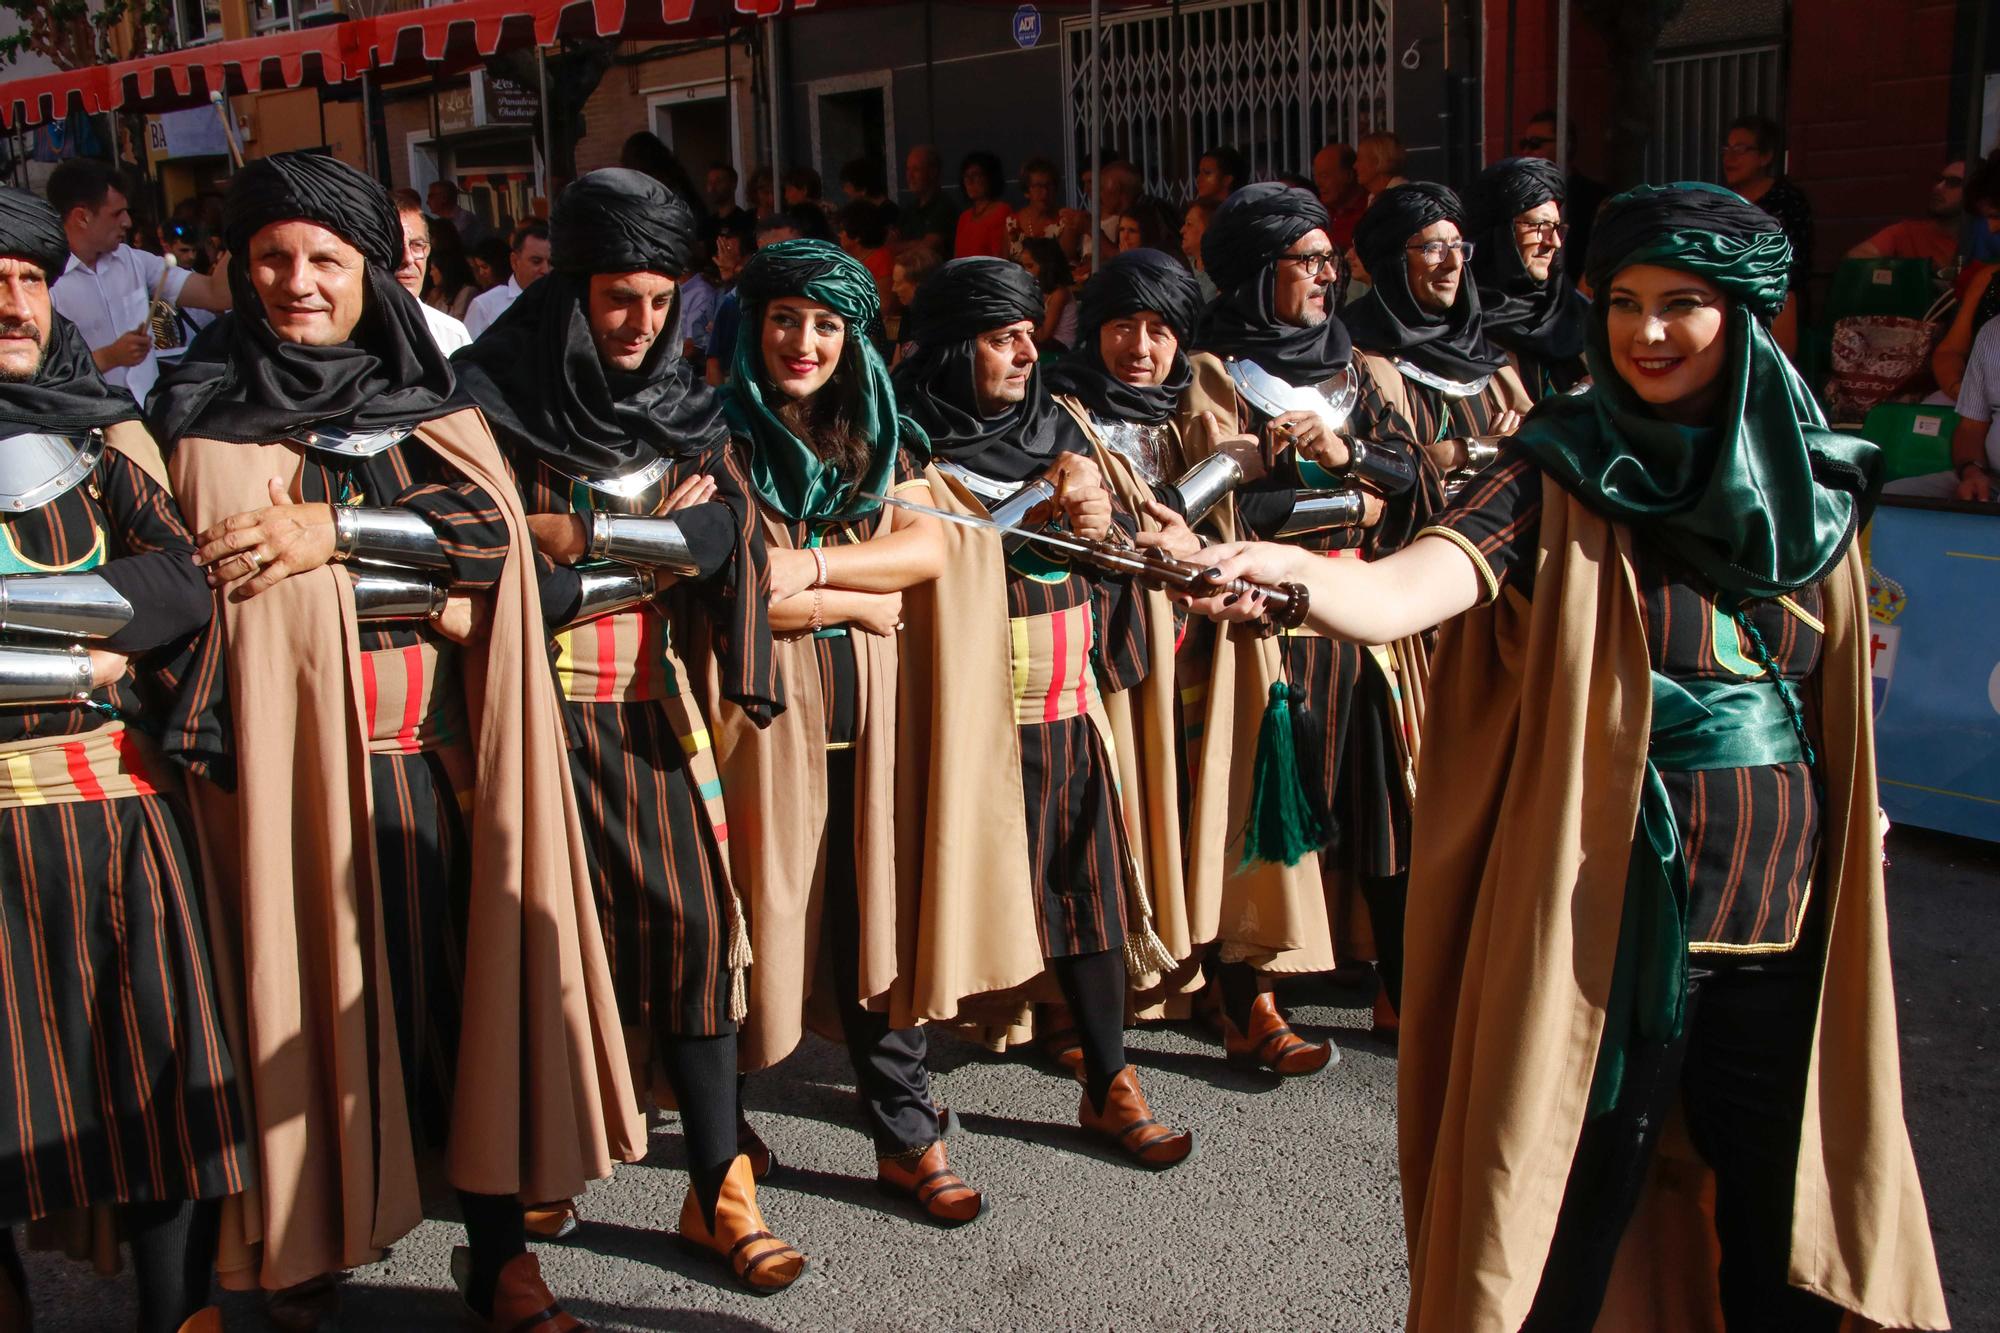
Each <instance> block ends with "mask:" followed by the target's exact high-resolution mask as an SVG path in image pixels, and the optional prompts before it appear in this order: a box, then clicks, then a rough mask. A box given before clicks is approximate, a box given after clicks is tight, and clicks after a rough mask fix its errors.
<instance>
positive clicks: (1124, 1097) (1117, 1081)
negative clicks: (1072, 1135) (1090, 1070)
mask: <svg viewBox="0 0 2000 1333" xmlns="http://www.w3.org/2000/svg"><path fill="white" fill-rule="evenodd" d="M1076 1118H1077V1123H1079V1124H1081V1125H1082V1126H1083V1127H1084V1128H1085V1129H1087V1130H1090V1131H1091V1132H1092V1133H1094V1134H1097V1135H1099V1136H1101V1137H1103V1138H1106V1139H1109V1140H1110V1141H1111V1142H1112V1143H1114V1144H1116V1145H1117V1146H1118V1147H1119V1148H1120V1149H1121V1150H1122V1151H1124V1152H1125V1153H1126V1154H1127V1155H1128V1156H1130V1157H1131V1158H1132V1159H1133V1160H1135V1161H1137V1162H1138V1163H1139V1165H1141V1166H1145V1167H1151V1168H1152V1169H1153V1170H1155V1171H1164V1170H1166V1169H1167V1168H1168V1167H1170V1166H1179V1165H1180V1164H1181V1163H1182V1162H1185V1161H1186V1160H1187V1159H1188V1156H1189V1155H1190V1154H1191V1153H1193V1152H1194V1131H1193V1130H1187V1129H1181V1130H1175V1129H1169V1128H1167V1127H1166V1126H1165V1125H1163V1124H1161V1123H1160V1122H1159V1121H1157V1120H1155V1119H1153V1111H1152V1108H1151V1107H1149V1106H1147V1105H1146V1094H1145V1093H1143V1092H1141V1091H1139V1076H1138V1074H1136V1073H1134V1072H1133V1070H1132V1066H1130V1065H1126V1066H1125V1067H1124V1068H1123V1069H1121V1070H1119V1071H1118V1077H1116V1078H1114V1079H1112V1080H1111V1087H1110V1088H1109V1089H1108V1090H1107V1091H1106V1092H1105V1094H1104V1109H1103V1110H1101V1111H1100V1110H1097V1109H1095V1108H1093V1107H1092V1106H1091V1104H1090V1090H1089V1089H1088V1088H1086V1089H1084V1093H1083V1097H1082V1098H1081V1100H1080V1101H1079V1103H1078V1105H1077V1110H1076Z"/></svg>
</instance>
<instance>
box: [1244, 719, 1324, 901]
mask: <svg viewBox="0 0 2000 1333" xmlns="http://www.w3.org/2000/svg"><path fill="white" fill-rule="evenodd" d="M1298 697H1299V694H1298V691H1297V690H1296V689H1294V688H1293V687H1292V686H1290V685H1288V684H1286V683H1285V682H1284V681H1279V682H1278V683H1277V684H1275V685H1273V686H1271V699H1270V702H1269V703H1267V704H1265V705H1264V720H1263V722H1261V723H1260V724H1259V725H1258V727H1257V766H1256V768H1255V769H1254V770H1253V771H1252V777H1251V785H1250V818H1249V820H1248V822H1247V823H1245V824H1244V826H1243V861H1242V868H1245V869H1247V868H1248V867H1249V866H1251V865H1252V864H1255V863H1257V862H1266V863H1270V864H1277V865H1288V866H1294V865H1297V864H1298V863H1299V861H1300V859H1301V858H1302V857H1304V856H1305V854H1306V853H1307V852H1310V851H1316V850H1317V849H1318V848H1320V847H1321V846H1323V845H1325V843H1326V829H1325V823H1324V821H1323V820H1322V819H1321V817H1320V813H1319V811H1317V810H1315V809H1314V808H1313V804H1312V802H1311V801H1310V800H1309V799H1308V798H1307V796H1306V790H1305V785H1304V784H1303V783H1302V782H1301V781H1300V780H1299V756H1298V751H1297V749H1296V748H1294V743H1293V739H1292V701H1293V700H1294V699H1297V698H1298Z"/></svg>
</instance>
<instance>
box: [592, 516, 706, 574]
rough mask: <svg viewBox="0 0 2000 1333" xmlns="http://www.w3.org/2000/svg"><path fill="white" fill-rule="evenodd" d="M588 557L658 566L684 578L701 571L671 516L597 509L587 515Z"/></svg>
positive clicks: (678, 526)
mask: <svg viewBox="0 0 2000 1333" xmlns="http://www.w3.org/2000/svg"><path fill="white" fill-rule="evenodd" d="M590 558H591V559H592V560H616V561H618V562H619V563H620V564H624V565H638V566H641V567H643V568H646V569H661V570H665V571H666V572H667V573H669V574H678V575H681V576H682V577H684V578H685V577H692V576H694V575H696V574H699V573H701V564H700V562H698V561H697V560H696V559H695V558H694V549H693V548H692V547H690V546H689V545H688V539H687V533H685V532H683V531H682V530H681V525H680V524H679V522H677V521H676V520H674V519H671V518H642V517H640V516H638V515H636V514H607V513H605V512H604V511H603V510H596V511H594V512H592V514H591V516H590Z"/></svg>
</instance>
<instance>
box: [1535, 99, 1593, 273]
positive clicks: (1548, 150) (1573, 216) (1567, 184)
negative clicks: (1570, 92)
mask: <svg viewBox="0 0 2000 1333" xmlns="http://www.w3.org/2000/svg"><path fill="white" fill-rule="evenodd" d="M1582 142H1583V140H1582V139H1581V138H1580V137H1579V136H1578V134H1577V132H1576V121H1575V120H1574V119H1572V120H1571V121H1570V123H1569V153H1568V157H1567V159H1566V161H1565V164H1564V167H1565V169H1564V174H1563V214H1564V216H1565V217H1567V219H1568V220H1569V244H1568V249H1569V252H1570V253H1571V254H1572V255H1575V256H1576V262H1575V263H1574V264H1571V265H1569V266H1568V269H1567V271H1566V272H1565V273H1564V275H1563V278H1564V280H1565V281H1566V282H1568V283H1569V285H1570V286H1572V287H1574V286H1576V285H1577V283H1578V282H1579V281H1581V280H1582V278H1583V257H1584V256H1585V255H1587V254H1589V253H1590V228H1591V224H1592V223H1594V222H1596V221H1597V209H1598V206H1599V205H1600V204H1602V203H1603V202H1604V201H1605V200H1606V199H1608V198H1610V197H1611V192H1610V191H1609V190H1607V189H1605V188H1604V183H1603V182H1602V181H1599V180H1596V179H1594V178H1592V177H1590V176H1586V175H1584V174H1583V173H1582V172H1581V171H1578V170H1577V169H1576V159H1577V150H1578V148H1579V146H1580V145H1581V144H1582ZM1515 146H1516V148H1518V149H1519V150H1520V154H1521V156H1522V157H1539V158H1544V159H1546V160H1547V161H1550V162H1553V161H1555V160H1556V113H1555V111H1554V110H1553V109H1545V110H1542V111H1537V112H1536V113H1535V114H1534V115H1533V116H1532V117H1531V118H1530V119H1529V121H1528V123H1527V125H1526V126H1525V127H1524V128H1523V129H1522V131H1521V141H1520V143H1518V144H1517V145H1515Z"/></svg>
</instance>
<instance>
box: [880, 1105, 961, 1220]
mask: <svg viewBox="0 0 2000 1333" xmlns="http://www.w3.org/2000/svg"><path fill="white" fill-rule="evenodd" d="M940 1119H942V1117H940ZM875 1188H877V1189H879V1190H881V1191H882V1193H884V1194H887V1195H891V1196H895V1195H902V1196H904V1197H906V1198H912V1199H915V1200H916V1201H917V1203H918V1205H919V1206H920V1207H921V1208H922V1209H923V1210H924V1212H925V1213H927V1214H928V1215H929V1216H930V1218H931V1220H932V1221H934V1222H937V1223H939V1224H940V1225H943V1226H947V1227H958V1226H964V1225H965V1224H966V1223H967V1222H970V1221H972V1220H973V1219H974V1218H976V1217H978V1216H979V1214H980V1212H981V1211H982V1210H983V1209H984V1208H985V1206H986V1200H985V1198H984V1197H983V1196H982V1195H981V1194H980V1193H979V1191H978V1190H976V1189H974V1188H972V1186H970V1185H968V1184H966V1183H965V1179H964V1177H962V1176H960V1175H959V1174H958V1173H957V1172H956V1171H954V1170H952V1169H951V1167H950V1166H949V1165H947V1164H946V1162H945V1152H944V1140H943V1139H939V1140H938V1141H937V1142H936V1143H933V1144H932V1145H931V1146H930V1147H928V1148H925V1149H924V1150H923V1151H922V1152H920V1153H914V1154H913V1153H898V1154H895V1155H894V1156H889V1157H878V1158H876V1159H875Z"/></svg>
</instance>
